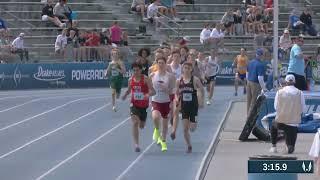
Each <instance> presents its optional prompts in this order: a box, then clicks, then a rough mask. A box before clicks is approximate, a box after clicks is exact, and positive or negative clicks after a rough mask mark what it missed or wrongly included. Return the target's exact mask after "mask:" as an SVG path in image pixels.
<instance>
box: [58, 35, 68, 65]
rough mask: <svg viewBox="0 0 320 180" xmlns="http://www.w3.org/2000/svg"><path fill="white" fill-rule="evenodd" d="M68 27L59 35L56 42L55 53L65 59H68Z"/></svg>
mask: <svg viewBox="0 0 320 180" xmlns="http://www.w3.org/2000/svg"><path fill="white" fill-rule="evenodd" d="M67 32H68V30H67V29H63V30H62V32H61V34H59V35H58V36H57V39H56V42H55V53H56V55H57V57H59V58H62V59H63V61H65V60H66V47H67V43H68V41H67Z"/></svg>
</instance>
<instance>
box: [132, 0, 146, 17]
mask: <svg viewBox="0 0 320 180" xmlns="http://www.w3.org/2000/svg"><path fill="white" fill-rule="evenodd" d="M131 11H134V12H138V13H140V15H141V18H142V20H143V21H148V18H147V16H146V14H147V13H146V11H147V6H146V5H145V1H144V0H132V4H131Z"/></svg>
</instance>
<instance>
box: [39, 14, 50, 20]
mask: <svg viewBox="0 0 320 180" xmlns="http://www.w3.org/2000/svg"><path fill="white" fill-rule="evenodd" d="M41 19H42V21H48V20H49V16H47V15H43V16H42V17H41Z"/></svg>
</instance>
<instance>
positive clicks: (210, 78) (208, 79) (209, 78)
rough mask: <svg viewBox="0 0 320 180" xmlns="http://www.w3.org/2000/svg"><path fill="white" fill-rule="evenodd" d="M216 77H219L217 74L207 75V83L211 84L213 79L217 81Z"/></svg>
mask: <svg viewBox="0 0 320 180" xmlns="http://www.w3.org/2000/svg"><path fill="white" fill-rule="evenodd" d="M216 79H217V75H215V76H209V77H206V80H207V84H209V83H210V82H211V81H215V80H216Z"/></svg>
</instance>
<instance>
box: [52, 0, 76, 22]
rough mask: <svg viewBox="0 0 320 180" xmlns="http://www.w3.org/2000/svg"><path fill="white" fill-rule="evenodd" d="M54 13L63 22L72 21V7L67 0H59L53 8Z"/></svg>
mask: <svg viewBox="0 0 320 180" xmlns="http://www.w3.org/2000/svg"><path fill="white" fill-rule="evenodd" d="M53 14H54V16H56V17H58V18H59V20H60V21H62V22H69V23H72V19H71V9H70V7H69V6H68V5H67V0H59V2H57V4H56V5H55V6H54V8H53Z"/></svg>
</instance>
